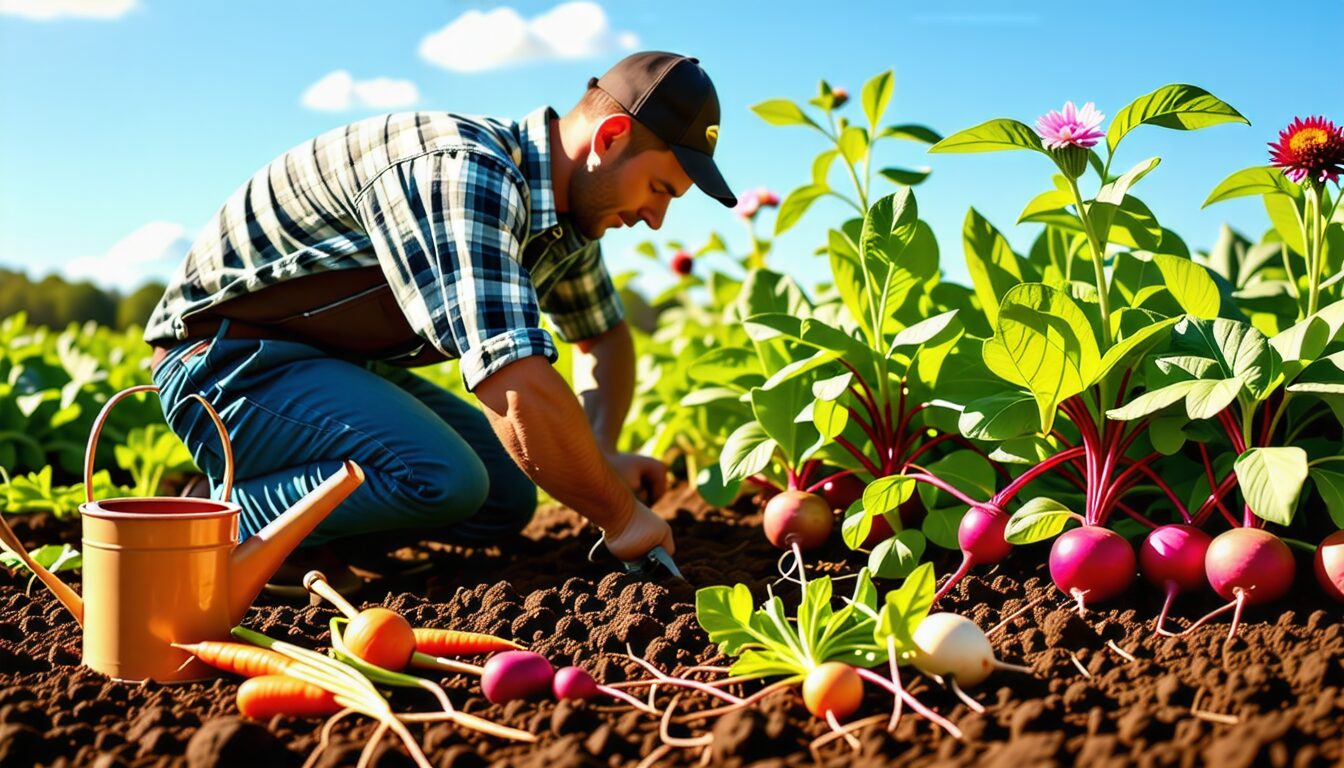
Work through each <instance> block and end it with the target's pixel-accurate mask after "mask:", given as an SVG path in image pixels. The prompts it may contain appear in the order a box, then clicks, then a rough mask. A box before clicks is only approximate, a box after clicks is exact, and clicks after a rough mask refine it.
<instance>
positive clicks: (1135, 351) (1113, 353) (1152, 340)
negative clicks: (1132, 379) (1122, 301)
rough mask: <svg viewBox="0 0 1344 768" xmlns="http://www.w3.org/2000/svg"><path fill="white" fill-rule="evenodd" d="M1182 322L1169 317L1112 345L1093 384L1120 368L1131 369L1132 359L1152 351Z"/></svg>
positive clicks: (1144, 327)
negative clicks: (1168, 332) (1172, 328)
mask: <svg viewBox="0 0 1344 768" xmlns="http://www.w3.org/2000/svg"><path fill="white" fill-rule="evenodd" d="M1179 321H1180V318H1178V317H1169V318H1167V319H1166V320H1162V321H1160V322H1157V323H1153V324H1150V325H1145V326H1143V327H1142V328H1140V329H1139V330H1138V331H1136V332H1135V333H1131V334H1130V335H1128V336H1126V337H1125V338H1123V339H1121V340H1120V341H1117V342H1116V343H1114V344H1112V345H1111V348H1110V349H1108V350H1106V354H1104V355H1102V357H1101V363H1100V365H1098V366H1097V375H1096V378H1094V379H1093V380H1092V382H1091V383H1092V384H1096V383H1097V382H1099V381H1101V380H1102V379H1104V378H1106V377H1107V376H1109V375H1110V374H1111V371H1112V370H1114V369H1115V368H1117V367H1119V366H1124V367H1127V368H1128V367H1131V366H1133V365H1135V364H1134V363H1132V362H1130V361H1131V359H1132V358H1136V357H1140V356H1142V355H1143V354H1144V353H1145V352H1147V351H1148V350H1149V349H1152V348H1153V347H1154V346H1155V345H1157V343H1158V342H1160V341H1162V340H1163V339H1164V338H1165V335H1166V333H1167V331H1169V330H1170V329H1171V327H1172V326H1174V325H1176V323H1177V322H1179Z"/></svg>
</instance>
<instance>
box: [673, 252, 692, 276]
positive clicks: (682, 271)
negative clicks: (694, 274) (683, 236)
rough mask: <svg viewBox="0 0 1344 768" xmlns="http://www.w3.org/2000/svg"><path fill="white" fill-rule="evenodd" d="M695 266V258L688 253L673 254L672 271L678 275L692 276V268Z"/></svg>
mask: <svg viewBox="0 0 1344 768" xmlns="http://www.w3.org/2000/svg"><path fill="white" fill-rule="evenodd" d="M694 264H695V261H694V259H693V257H692V256H691V254H689V253H687V252H686V251H677V252H676V253H674V254H672V271H673V272H676V273H677V274H678V275H682V276H685V275H689V274H691V266H692V265H694Z"/></svg>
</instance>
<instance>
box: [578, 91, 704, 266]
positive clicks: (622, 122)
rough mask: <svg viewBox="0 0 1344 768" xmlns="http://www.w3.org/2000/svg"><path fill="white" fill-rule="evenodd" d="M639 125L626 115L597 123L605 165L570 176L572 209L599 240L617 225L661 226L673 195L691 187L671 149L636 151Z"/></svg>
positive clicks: (588, 232) (584, 230)
mask: <svg viewBox="0 0 1344 768" xmlns="http://www.w3.org/2000/svg"><path fill="white" fill-rule="evenodd" d="M633 128H634V126H633V125H632V124H631V122H630V119H629V118H623V117H616V118H613V119H609V120H607V121H605V123H604V124H602V125H599V126H597V127H596V128H595V129H594V130H595V132H596V133H597V134H598V135H597V137H596V144H597V153H598V156H599V157H600V158H601V159H602V162H601V164H599V165H598V167H596V168H594V169H592V170H591V171H590V170H588V168H587V167H585V166H580V167H579V168H578V169H576V171H575V173H574V175H573V176H572V177H571V178H570V187H569V201H570V205H569V214H570V217H571V218H572V219H573V220H574V223H575V225H576V226H577V227H578V228H579V231H580V232H582V233H583V235H584V236H585V237H588V238H593V239H596V238H599V237H601V236H602V235H603V233H605V232H606V231H607V230H608V229H609V228H611V227H622V226H627V227H632V226H634V225H636V224H638V223H639V222H641V221H643V222H644V223H645V224H647V225H648V227H649V229H658V228H659V227H661V226H662V225H663V219H664V217H666V216H667V206H668V204H669V203H670V202H671V201H672V198H674V197H680V196H682V195H683V194H685V193H686V191H687V190H688V189H690V187H691V184H692V182H691V177H690V176H687V175H686V172H685V171H684V170H682V168H681V164H680V163H678V162H677V158H676V156H675V155H673V154H672V152H671V150H667V149H648V150H645V151H643V152H640V153H638V154H632V151H631V143H630V138H631V134H630V131H631V130H632V129H633ZM590 151H592V150H590Z"/></svg>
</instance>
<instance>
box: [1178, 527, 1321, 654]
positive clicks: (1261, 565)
mask: <svg viewBox="0 0 1344 768" xmlns="http://www.w3.org/2000/svg"><path fill="white" fill-rule="evenodd" d="M1296 570H1297V564H1296V562H1294V560H1293V553H1292V550H1290V549H1288V545H1287V544H1284V543H1283V541H1282V540H1281V539H1279V537H1277V536H1275V535H1274V534H1272V533H1270V532H1269V531H1266V530H1263V529H1260V528H1233V529H1232V530H1230V531H1224V532H1223V533H1221V534H1219V535H1218V537H1217V538H1215V539H1214V540H1213V542H1212V543H1211V544H1209V550H1208V552H1206V553H1205V554H1204V572H1205V574H1207V575H1208V577H1209V585H1210V586H1212V587H1213V591H1214V592H1217V593H1218V594H1219V596H1221V597H1222V598H1223V599H1225V600H1228V601H1230V602H1228V604H1227V605H1224V606H1223V607H1221V608H1217V609H1214V610H1213V611H1210V612H1209V613H1208V614H1207V615H1205V616H1204V617H1203V618H1202V619H1200V620H1199V621H1196V622H1195V623H1194V624H1191V625H1190V628H1189V629H1187V630H1185V632H1182V633H1181V634H1186V633H1188V632H1192V631H1194V629H1195V628H1197V627H1199V626H1200V625H1202V624H1204V622H1206V621H1208V620H1209V619H1212V618H1213V617H1214V616H1217V615H1218V614H1220V613H1223V612H1225V611H1228V610H1231V609H1235V612H1234V613H1233V614H1232V627H1231V629H1230V630H1228V633H1227V637H1228V639H1231V638H1232V637H1233V636H1234V635H1236V634H1237V627H1238V626H1240V624H1241V611H1242V609H1243V608H1245V607H1246V606H1247V605H1263V604H1264V603H1271V602H1273V601H1275V600H1277V599H1279V598H1280V597H1283V595H1284V594H1286V593H1287V592H1288V589H1289V587H1291V586H1292V585H1293V577H1294V576H1295V575H1296Z"/></svg>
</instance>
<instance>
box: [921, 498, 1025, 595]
mask: <svg viewBox="0 0 1344 768" xmlns="http://www.w3.org/2000/svg"><path fill="white" fill-rule="evenodd" d="M1007 526H1008V515H1007V513H1005V512H1004V511H1003V510H1002V509H1001V508H999V507H998V506H997V505H995V504H994V503H992V502H986V503H984V504H976V505H975V506H973V507H971V508H970V509H968V510H966V514H965V515H963V516H962V518H961V525H960V526H959V527H958V528H957V544H958V545H959V546H960V547H961V565H960V566H958V567H957V570H956V572H955V573H953V574H952V575H951V576H950V577H949V578H948V580H947V583H945V584H943V586H942V588H941V589H939V590H938V594H937V595H934V598H933V602H934V603H935V604H937V602H938V601H939V600H941V599H942V597H943V595H945V594H947V593H948V592H950V591H951V590H952V587H954V586H956V584H957V582H959V581H961V580H962V579H963V578H964V577H965V576H966V574H968V573H970V571H971V569H972V568H974V567H975V566H977V565H987V564H989V563H997V562H998V561H1000V560H1002V559H1003V558H1005V557H1007V556H1008V553H1009V552H1012V551H1013V545H1012V544H1009V543H1008V542H1006V541H1004V540H1003V531H1004V529H1005V528H1006V527H1007Z"/></svg>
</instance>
